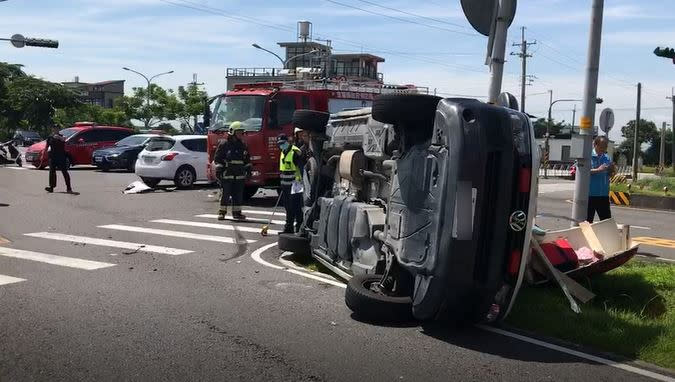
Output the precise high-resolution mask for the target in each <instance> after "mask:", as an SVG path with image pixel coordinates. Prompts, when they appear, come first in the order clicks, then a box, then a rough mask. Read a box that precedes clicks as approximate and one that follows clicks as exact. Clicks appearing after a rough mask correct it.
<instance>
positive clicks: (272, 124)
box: [267, 99, 279, 129]
mask: <svg viewBox="0 0 675 382" xmlns="http://www.w3.org/2000/svg"><path fill="white" fill-rule="evenodd" d="M277 105H278V103H277V100H275V99H272V100H270V116H269V120H268V121H267V127H269V128H270V129H278V128H279V118H278V116H277Z"/></svg>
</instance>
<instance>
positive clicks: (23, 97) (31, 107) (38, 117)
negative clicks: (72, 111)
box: [5, 76, 80, 133]
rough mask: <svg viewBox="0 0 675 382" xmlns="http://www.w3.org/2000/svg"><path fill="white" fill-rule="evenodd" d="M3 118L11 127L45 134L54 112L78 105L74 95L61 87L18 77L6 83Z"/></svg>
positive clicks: (32, 78) (39, 80)
mask: <svg viewBox="0 0 675 382" xmlns="http://www.w3.org/2000/svg"><path fill="white" fill-rule="evenodd" d="M6 90H7V93H6V98H5V102H6V103H7V106H8V110H7V114H6V118H7V119H8V122H9V124H10V125H13V126H15V127H23V128H30V129H32V130H37V131H40V132H42V133H46V132H47V131H48V130H49V127H50V126H51V125H52V123H53V117H54V113H55V111H56V109H58V108H69V107H75V106H77V105H79V104H80V101H79V100H78V97H77V95H76V94H75V93H74V92H73V91H72V90H70V89H68V88H66V87H65V86H63V85H61V84H56V83H52V82H48V81H43V80H41V79H38V78H34V77H28V76H20V77H16V78H14V79H13V80H12V81H11V82H9V83H8V84H7V89H6Z"/></svg>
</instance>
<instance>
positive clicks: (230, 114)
mask: <svg viewBox="0 0 675 382" xmlns="http://www.w3.org/2000/svg"><path fill="white" fill-rule="evenodd" d="M426 92H427V89H426V88H418V87H416V86H414V85H385V84H382V83H378V82H371V83H364V82H358V81H353V82H349V81H345V80H344V79H343V80H338V81H334V80H331V81H325V80H323V81H322V80H315V79H310V80H294V81H283V82H259V83H240V84H235V85H234V88H233V89H232V90H230V91H227V92H225V93H224V94H221V95H219V96H217V97H214V98H212V99H211V101H212V106H207V108H206V110H205V115H204V122H205V124H206V125H208V141H207V142H208V155H209V160H208V174H209V179H210V180H211V181H215V174H214V171H213V166H212V162H213V158H214V154H215V150H216V147H217V146H218V142H219V141H220V140H221V139H227V134H228V130H229V126H230V124H231V123H232V122H235V121H239V122H241V123H242V124H243V125H244V127H245V130H246V131H245V133H244V141H245V142H246V144H247V146H248V149H249V155H250V157H251V163H252V170H251V176H250V177H249V179H248V180H247V183H246V190H245V196H246V198H250V197H251V196H253V195H254V194H255V193H256V191H257V190H258V189H259V188H276V187H278V186H279V149H278V147H277V145H276V138H277V136H279V134H282V133H283V134H286V135H287V136H288V137H292V136H293V130H294V126H293V123H292V119H293V113H294V111H295V110H300V109H308V110H316V111H323V112H329V113H337V112H340V111H344V110H350V109H360V108H363V107H368V106H370V105H371V104H372V101H373V99H374V98H375V97H376V96H377V95H379V94H383V93H426Z"/></svg>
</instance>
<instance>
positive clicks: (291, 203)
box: [280, 186, 302, 231]
mask: <svg viewBox="0 0 675 382" xmlns="http://www.w3.org/2000/svg"><path fill="white" fill-rule="evenodd" d="M280 192H282V194H281V201H282V203H283V204H284V208H285V209H286V226H285V227H284V230H285V231H292V230H293V224H294V223H295V229H296V230H297V229H299V228H300V226H301V225H302V193H297V194H293V195H291V186H281V191H280Z"/></svg>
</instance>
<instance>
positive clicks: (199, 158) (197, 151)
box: [181, 137, 208, 180]
mask: <svg viewBox="0 0 675 382" xmlns="http://www.w3.org/2000/svg"><path fill="white" fill-rule="evenodd" d="M181 143H182V144H183V146H185V148H186V149H187V154H188V157H187V163H188V164H189V165H190V166H192V167H193V168H194V169H195V171H196V173H197V180H206V179H207V168H206V167H207V162H208V153H207V152H206V137H203V138H194V139H186V140H184V141H183V142H181Z"/></svg>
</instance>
